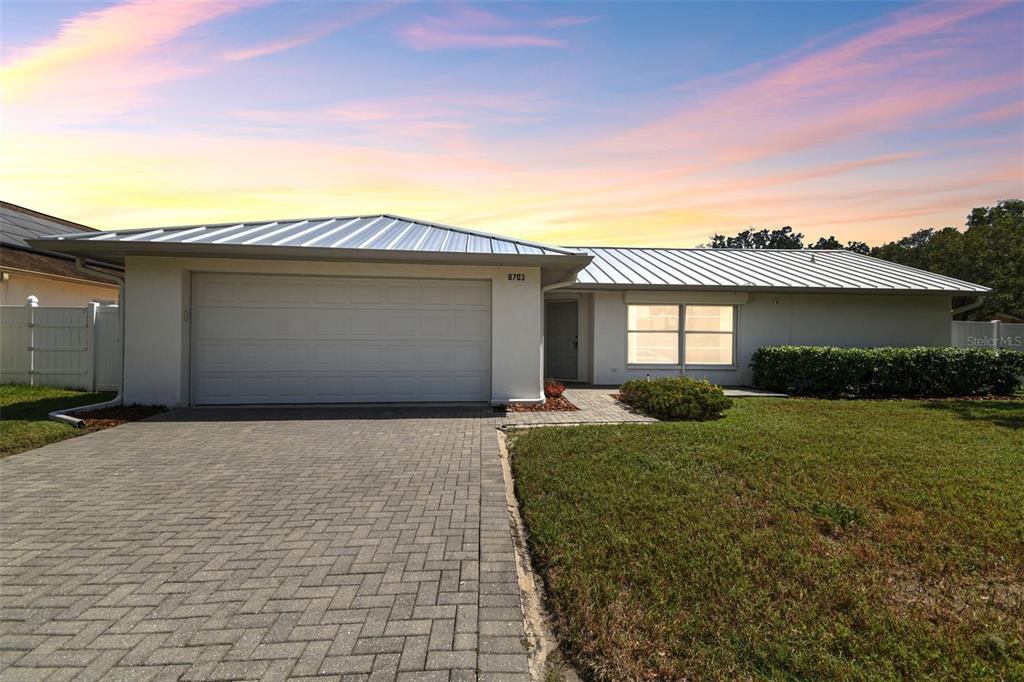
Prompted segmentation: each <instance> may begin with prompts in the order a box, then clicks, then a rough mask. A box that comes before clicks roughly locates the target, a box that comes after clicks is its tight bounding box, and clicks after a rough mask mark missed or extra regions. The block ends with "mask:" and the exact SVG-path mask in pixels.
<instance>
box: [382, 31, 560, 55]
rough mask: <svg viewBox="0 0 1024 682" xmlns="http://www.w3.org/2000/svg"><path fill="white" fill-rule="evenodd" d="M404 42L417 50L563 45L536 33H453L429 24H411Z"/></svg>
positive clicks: (404, 33)
mask: <svg viewBox="0 0 1024 682" xmlns="http://www.w3.org/2000/svg"><path fill="white" fill-rule="evenodd" d="M402 37H403V38H405V42H406V43H407V44H408V45H409V46H410V47H413V48H415V49H417V50H444V49H450V48H460V47H470V48H507V47H565V44H566V43H565V41H564V40H559V39H557V38H547V37H544V36H537V35H515V34H507V35H492V34H486V33H455V32H452V31H448V30H443V29H437V28H431V27H429V26H411V27H409V28H407V29H405V30H404V31H403V32H402Z"/></svg>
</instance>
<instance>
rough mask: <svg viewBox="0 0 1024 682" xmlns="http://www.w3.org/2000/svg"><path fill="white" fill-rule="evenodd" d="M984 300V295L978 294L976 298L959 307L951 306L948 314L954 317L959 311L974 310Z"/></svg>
mask: <svg viewBox="0 0 1024 682" xmlns="http://www.w3.org/2000/svg"><path fill="white" fill-rule="evenodd" d="M984 300H985V297H984V296H978V297H977V298H975V299H974V300H973V301H972V302H970V303H968V304H967V305H962V306H960V307H959V308H953V310H952V311H951V313H950V314H951V315H952V316H953V317H956V316H957V315H959V314H960V313H966V312H967V311H968V310H974V309H975V308H977V307H978V306H980V305H981V304H982V302H983V301H984Z"/></svg>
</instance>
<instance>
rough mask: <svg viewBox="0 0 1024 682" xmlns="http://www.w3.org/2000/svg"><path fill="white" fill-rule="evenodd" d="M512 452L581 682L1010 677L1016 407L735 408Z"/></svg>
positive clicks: (1016, 664) (1015, 635)
mask: <svg viewBox="0 0 1024 682" xmlns="http://www.w3.org/2000/svg"><path fill="white" fill-rule="evenodd" d="M512 451H513V461H512V464H513V470H514V472H515V477H516V491H517V494H518V495H519V498H520V502H521V504H522V511H523V517H524V520H525V522H526V525H527V527H528V529H529V533H530V543H531V549H532V551H533V555H534V560H535V562H536V565H537V568H538V570H539V571H540V572H541V574H542V575H543V577H544V579H545V582H546V584H547V588H548V601H549V603H548V607H549V609H550V610H551V612H552V614H553V617H554V619H555V625H556V630H557V632H558V634H559V635H560V637H561V639H562V642H563V645H564V647H565V649H566V653H567V654H568V657H569V659H570V660H571V661H573V662H574V663H575V664H576V665H577V666H578V667H579V669H580V671H581V672H582V673H583V674H584V675H585V676H586V677H589V678H595V679H601V680H629V679H645V680H655V679H680V678H691V679H708V678H730V679H733V678H778V679H793V678H804V679H806V678H816V679H829V678H836V679H878V678H889V679H892V678H903V679H918V678H927V677H931V678H976V679H982V678H988V679H992V678H1003V679H1024V401H1013V400H1009V401H954V400H941V401H940V400H935V401H856V402H854V401H823V400H800V399H791V400H779V399H755V398H746V399H740V400H736V401H735V404H734V407H733V408H732V409H731V410H729V411H728V412H727V413H726V417H725V418H724V419H721V420H718V421H712V422H686V423H664V424H655V425H625V426H620V425H607V426H587V427H576V428H544V429H528V430H522V431H518V432H515V433H514V435H513V436H512Z"/></svg>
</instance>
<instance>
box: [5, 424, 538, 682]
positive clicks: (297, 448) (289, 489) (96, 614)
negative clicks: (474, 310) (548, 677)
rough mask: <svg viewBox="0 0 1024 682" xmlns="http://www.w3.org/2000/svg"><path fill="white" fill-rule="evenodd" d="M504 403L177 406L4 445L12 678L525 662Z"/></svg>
mask: <svg viewBox="0 0 1024 682" xmlns="http://www.w3.org/2000/svg"><path fill="white" fill-rule="evenodd" d="M500 423H501V420H500V419H499V418H498V417H496V415H495V413H494V411H493V410H490V409H487V408H479V409H474V408H462V409H456V408H452V409H443V410H442V409H431V408H408V409H404V410H400V409H387V410H385V409H376V408H353V409H340V408H339V409H334V408H318V409H280V410H272V409H249V410H242V409H224V410H181V411H178V412H175V413H171V414H169V415H165V416H163V417H160V418H157V419H155V420H147V421H144V422H137V423H134V424H128V425H125V426H121V427H118V428H116V429H111V430H108V431H103V432H99V433H95V434H91V435H88V436H83V437H81V438H75V439H72V440H69V441H64V442H62V443H57V444H54V445H50V446H47V447H45V448H41V449H39V450H36V451H34V452H30V453H23V454H21V455H16V456H14V457H10V458H8V459H6V460H3V461H2V463H0V669H2V672H0V679H4V680H6V679H12V680H13V679H32V680H36V679H48V680H49V679H53V680H60V679H83V680H88V679H125V680H136V679H138V680H163V679H170V680H176V679H181V680H228V679H265V680H276V679H291V678H316V677H320V678H325V677H326V678H332V679H338V678H341V679H374V680H377V679H380V680H395V679H397V680H475V679H479V680H495V681H497V680H525V679H528V676H527V674H526V671H527V665H526V653H525V650H524V648H523V624H522V616H521V612H520V611H519V593H518V586H517V581H516V573H515V563H514V557H513V554H512V543H511V539H510V534H509V528H508V520H507V519H508V517H507V513H506V503H505V495H504V488H503V483H502V477H501V469H500V463H499V455H498V447H497V441H496V437H495V432H494V428H495V427H496V426H497V425H499V424H500Z"/></svg>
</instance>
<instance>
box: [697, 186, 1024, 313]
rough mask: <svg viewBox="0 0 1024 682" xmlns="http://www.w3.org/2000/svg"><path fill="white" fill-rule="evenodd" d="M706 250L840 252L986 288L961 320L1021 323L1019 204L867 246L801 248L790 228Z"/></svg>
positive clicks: (1023, 224) (749, 233) (829, 240)
mask: <svg viewBox="0 0 1024 682" xmlns="http://www.w3.org/2000/svg"><path fill="white" fill-rule="evenodd" d="M705 246H707V247H709V248H712V249H845V250H847V251H853V252H856V253H862V254H866V255H870V256H874V257H875V258H881V259H883V260H887V261H891V262H893V263H899V264H900V265H907V266H910V267H913V268H920V269H922V270H928V271H930V272H935V273H938V274H940V275H946V276H948V277H955V278H956V279H962V280H966V281H968V282H975V283H977V284H983V285H985V286H987V287H991V288H992V290H993V292H992V293H991V294H989V295H988V296H986V297H985V299H984V302H983V303H982V304H981V306H979V307H977V308H975V309H973V310H971V311H969V312H968V313H966V314H965V315H964V317H965V318H966V319H974V320H989V319H997V318H998V319H1003V320H1008V321H1024V199H1007V200H1005V201H1000V202H999V203H998V204H996V205H995V206H988V207H981V208H976V209H974V210H973V211H971V213H970V215H968V216H967V221H966V222H965V225H964V229H963V230H960V229H958V228H955V227H944V228H942V229H939V230H936V229H932V228H927V229H923V230H918V231H917V232H914V233H913V234H910V235H908V236H906V237H903V238H902V239H897V240H895V241H891V242H888V243H886V244H881V245H879V246H868V245H867V244H866V243H864V242H859V241H849V242H846V243H845V244H843V243H842V242H840V241H839V240H838V239H836V238H835V237H833V236H828V237H821V238H819V239H818V240H817V241H816V242H814V243H811V244H804V235H803V234H801V233H800V232H796V231H794V230H793V228H792V227H790V226H788V225H787V226H785V227H780V228H775V229H760V230H755V229H754V228H749V229H746V230H743V231H742V232H740V233H739V234H737V235H735V236H733V237H727V236H725V235H721V234H715V235H713V236H712V237H711V240H710V242H709V243H708V244H706V245H705ZM959 304H961V301H959V300H958V301H957V305H959Z"/></svg>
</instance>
